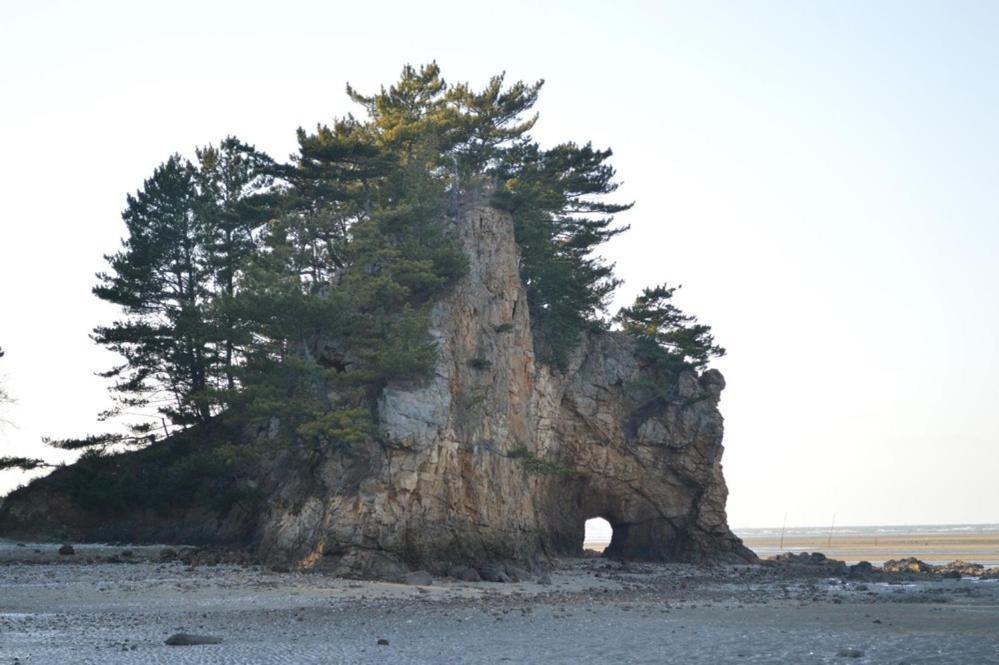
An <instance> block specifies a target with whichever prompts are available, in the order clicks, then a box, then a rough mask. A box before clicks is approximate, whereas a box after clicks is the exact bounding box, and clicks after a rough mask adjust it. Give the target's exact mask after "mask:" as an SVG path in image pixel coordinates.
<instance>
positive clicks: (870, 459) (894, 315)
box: [0, 0, 999, 527]
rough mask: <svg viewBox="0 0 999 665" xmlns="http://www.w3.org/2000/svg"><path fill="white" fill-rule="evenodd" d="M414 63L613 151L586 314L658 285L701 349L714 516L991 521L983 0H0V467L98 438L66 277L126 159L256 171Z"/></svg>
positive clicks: (142, 166) (96, 391)
mask: <svg viewBox="0 0 999 665" xmlns="http://www.w3.org/2000/svg"><path fill="white" fill-rule="evenodd" d="M154 4H156V5H158V7H153V5H154ZM433 59H436V60H437V61H438V63H439V64H440V65H441V66H442V68H443V71H444V75H445V77H446V78H448V79H450V80H455V81H458V80H467V81H471V82H473V83H478V84H482V83H484V82H485V81H486V80H487V78H488V77H489V75H491V74H493V73H496V72H499V71H501V70H506V71H507V72H508V76H509V77H510V78H511V79H517V78H523V79H528V80H534V79H537V78H544V79H546V80H547V84H546V86H545V89H544V91H543V93H542V97H541V101H540V104H539V110H540V112H541V122H540V123H539V125H538V127H537V130H536V132H535V135H536V136H537V137H538V138H539V139H540V140H541V141H542V142H543V143H547V144H550V143H554V142H557V141H562V140H577V141H580V140H588V139H591V140H593V141H594V142H595V143H596V144H597V145H599V146H610V147H612V148H613V149H614V151H615V157H614V164H615V166H616V167H617V169H618V172H619V175H620V178H621V180H622V181H623V182H624V186H623V187H622V189H621V192H620V194H621V198H623V199H626V200H634V201H636V202H637V205H636V206H635V208H634V209H633V210H632V211H631V212H629V213H627V214H626V215H624V216H622V220H621V221H623V222H627V223H630V224H631V227H632V229H631V231H630V232H629V233H627V234H625V235H624V236H622V237H620V238H619V239H617V240H615V241H614V242H613V244H612V245H610V246H609V247H607V248H606V256H607V257H608V258H610V259H611V260H613V261H616V262H617V263H618V272H619V275H620V276H621V277H623V278H624V279H625V280H626V284H625V286H624V287H623V288H622V289H621V290H620V293H619V297H618V302H617V305H620V304H624V303H625V302H627V301H629V300H630V299H631V298H632V297H633V296H634V295H635V293H636V292H637V291H638V290H639V289H640V288H641V287H643V286H646V285H651V284H654V283H658V282H662V281H666V280H668V281H671V282H674V283H682V284H683V285H684V288H683V290H682V292H681V294H680V298H679V299H680V304H681V305H682V306H684V307H685V308H686V309H688V310H690V311H691V312H692V313H695V314H697V315H699V316H700V317H701V319H702V320H703V321H704V322H706V323H709V324H710V325H712V326H713V327H714V330H715V333H716V336H717V338H718V341H719V342H720V343H721V344H723V345H724V346H725V347H726V348H727V349H728V351H729V355H728V356H727V357H726V358H723V359H722V360H720V361H718V362H717V363H716V364H717V366H718V367H719V369H721V370H722V371H723V372H724V373H725V376H726V377H727V380H728V388H727V389H726V391H725V393H724V394H723V399H722V404H721V409H722V413H723V414H724V415H725V418H726V428H727V429H726V435H725V445H726V453H725V458H724V463H725V473H726V477H727V479H728V483H729V488H730V490H731V493H730V497H729V517H730V521H731V523H732V524H733V525H734V526H736V527H750V526H772V525H779V524H781V522H782V520H783V519H784V516H785V514H786V515H787V523H788V525H821V524H829V522H830V520H831V518H832V516H833V514H835V515H836V523H837V524H843V525H847V524H853V525H861V524H925V523H955V522H962V523H963V522H999V477H997V476H999V445H997V444H999V426H997V415H996V414H997V412H999V409H997V406H996V402H997V399H996V398H997V396H999V395H997V393H999V390H997V388H996V377H999V352H997V333H999V219H997V216H999V213H997V209H999V208H997V198H999V196H997V195H999V158H997V156H999V128H997V118H999V74H997V72H999V5H996V4H994V3H989V2H981V3H976V2H942V1H941V2H937V3H921V2H912V1H905V2H872V1H864V2H859V1H858V2H843V1H835V2H833V1H828V2H787V3H776V2H730V3H709V2H697V3H689V2H685V3H679V2H678V3H669V2H614V3H610V2H581V1H579V0H575V1H573V2H549V3H541V2H536V1H535V2H502V3H472V2H467V1H466V2H453V3H445V2H432V1H423V2H405V3H402V2H400V3H398V4H395V3H386V2H373V1H372V2H363V3H334V2H295V1H292V0H285V1H283V2H267V3H260V2H246V1H242V2H227V3H224V2H215V3H208V2H205V1H204V0H202V1H201V2H177V1H174V2H161V3H137V2H87V3H75V2H53V1H48V2H45V1H41V0H36V1H34V2H30V3H29V2H3V3H2V4H0V114H2V122H0V146H2V152H0V202H2V203H0V206H2V208H0V210H2V217H0V220H2V221H0V305H2V306H0V346H2V347H3V348H4V349H5V350H6V351H7V357H5V358H4V359H3V360H0V373H2V374H3V375H4V376H5V381H6V385H7V388H8V390H9V392H11V393H12V394H13V396H15V397H16V398H17V399H18V402H17V404H16V405H15V406H14V407H13V408H11V409H8V411H7V417H9V418H10V419H11V420H13V421H15V423H16V428H7V429H5V430H4V431H2V432H0V455H4V454H27V455H32V454H43V455H46V456H47V457H48V458H49V459H53V460H54V459H58V456H57V455H56V454H55V453H53V452H51V451H48V450H46V449H44V448H43V447H42V446H41V445H40V444H39V438H40V437H41V436H43V435H47V436H56V437H59V436H71V435H80V434H85V433H88V432H93V431H98V430H99V429H100V428H101V426H100V425H98V424H97V423H96V413H97V412H98V411H100V410H101V409H103V408H106V407H107V406H108V405H109V402H108V398H107V396H106V392H105V387H104V384H103V382H102V380H101V379H98V378H96V377H95V376H94V375H93V373H94V372H96V371H99V370H102V369H105V368H107V367H108V366H110V365H111V364H112V363H113V362H114V358H113V357H112V356H111V355H110V354H107V353H105V352H103V351H101V350H99V349H97V348H96V347H95V346H94V344H93V343H92V342H91V341H90V340H89V338H88V334H89V332H90V330H91V329H92V328H93V327H94V325H96V324H97V323H99V322H106V321H108V320H109V319H110V317H112V316H113V314H114V312H113V311H112V310H111V309H110V308H109V307H107V306H105V305H102V304H100V303H99V302H98V301H97V300H96V299H95V298H94V297H93V296H91V294H90V288H91V286H92V285H93V282H94V277H93V274H94V273H95V272H96V271H98V270H101V269H102V268H103V267H104V265H103V260H102V255H103V254H104V253H108V252H112V251H114V250H115V249H116V248H117V247H118V244H119V239H120V237H121V235H122V233H123V230H124V226H123V224H122V222H121V219H120V212H121V209H122V208H123V205H124V201H125V194H126V193H127V192H130V191H134V190H135V189H137V188H138V187H139V186H140V185H141V183H142V181H143V179H144V178H146V177H147V176H148V175H149V174H150V173H151V172H152V170H153V168H154V167H155V166H156V165H157V164H159V163H160V162H161V161H163V160H164V159H165V158H166V157H168V156H169V155H170V154H171V153H173V152H182V153H185V154H190V153H191V152H192V150H193V148H194V146H196V145H202V144H205V143H208V142H212V141H217V140H219V139H220V138H222V137H224V136H226V135H227V134H236V135H238V136H239V137H240V138H242V139H244V140H246V141H249V142H251V143H254V144H256V145H257V146H258V147H260V148H262V149H264V150H266V151H268V152H269V153H270V154H271V155H273V156H274V157H276V158H285V157H287V156H288V155H289V154H290V153H291V152H293V151H294V149H295V129H296V128H297V127H299V126H305V127H307V128H308V127H313V126H315V124H316V123H317V122H326V121H329V120H330V119H331V118H332V117H333V116H335V115H341V114H344V113H347V112H349V111H356V109H354V108H352V106H351V105H350V104H349V102H348V100H347V99H346V97H345V95H344V94H343V87H344V83H345V82H347V81H350V82H351V83H352V84H354V85H355V86H356V87H357V88H358V89H360V90H362V91H365V90H373V89H374V88H375V87H376V86H377V85H379V84H381V83H389V82H391V81H393V80H394V79H395V77H396V76H397V74H398V72H399V70H400V68H401V67H402V65H403V64H405V63H407V62H409V63H413V64H420V63H424V62H428V61H430V60H433ZM22 481H23V478H22V477H20V476H18V475H16V474H14V473H6V474H0V493H3V492H5V491H7V490H8V489H10V488H12V487H13V486H15V485H17V484H19V483H20V482H22Z"/></svg>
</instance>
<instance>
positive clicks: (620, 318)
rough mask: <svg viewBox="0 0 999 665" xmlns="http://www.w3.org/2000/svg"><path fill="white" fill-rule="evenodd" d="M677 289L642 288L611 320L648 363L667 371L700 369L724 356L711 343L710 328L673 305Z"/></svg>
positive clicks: (675, 287)
mask: <svg viewBox="0 0 999 665" xmlns="http://www.w3.org/2000/svg"><path fill="white" fill-rule="evenodd" d="M678 288H680V287H678V286H668V285H666V284H661V285H659V286H655V287H651V288H646V289H643V290H642V292H641V293H640V294H639V295H638V297H637V298H635V302H634V303H633V304H632V305H631V306H629V307H623V308H621V310H620V311H618V313H617V315H616V316H615V317H614V321H615V322H617V323H618V324H620V326H621V329H622V330H623V331H624V332H626V333H628V334H629V335H631V336H632V337H634V338H635V339H636V340H637V341H638V344H639V352H640V353H641V354H642V355H643V356H644V357H645V358H647V359H648V360H650V361H652V362H654V363H656V364H659V365H661V366H662V367H663V368H665V369H669V370H678V369H683V368H693V369H698V370H700V369H704V368H705V367H707V364H708V362H710V361H711V359H712V358H718V357H721V356H723V355H725V349H723V348H722V347H720V346H718V345H717V344H715V338H714V335H712V334H711V326H708V325H705V324H703V323H698V322H697V317H695V316H692V315H690V314H685V313H684V312H683V311H682V310H680V309H679V308H678V307H677V306H676V305H674V304H673V302H672V299H673V295H674V294H675V293H676V290H677V289H678Z"/></svg>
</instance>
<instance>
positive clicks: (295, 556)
mask: <svg viewBox="0 0 999 665" xmlns="http://www.w3.org/2000/svg"><path fill="white" fill-rule="evenodd" d="M456 232H457V233H458V235H459V237H460V238H461V241H462V243H463V246H464V249H465V251H466V254H467V255H468V258H469V264H470V270H469V273H468V274H467V275H466V276H465V277H464V278H463V279H462V280H461V282H460V284H459V285H458V286H457V287H456V288H455V289H454V291H453V292H452V293H450V294H449V296H448V297H447V298H446V299H444V300H443V301H442V302H440V303H439V304H438V305H437V307H436V308H435V310H434V313H433V330H432V334H433V335H434V337H435V338H436V339H437V340H438V341H439V344H440V349H441V352H440V357H439V360H438V362H437V366H436V370H435V373H434V375H433V377H432V378H430V379H429V380H428V381H426V382H425V383H423V384H419V385H396V386H390V387H389V388H388V389H387V390H386V391H385V392H384V394H383V395H382V398H381V401H380V404H379V415H380V420H381V427H382V434H383V440H382V441H381V442H379V443H378V444H376V445H373V446H372V448H371V449H370V450H368V451H367V452H366V454H365V455H363V458H364V461H363V463H359V462H358V460H357V458H356V456H355V457H354V458H352V459H349V460H348V459H345V458H344V459H341V458H336V457H334V458H329V459H326V460H324V461H323V462H321V463H320V464H319V466H318V468H317V469H316V470H315V477H316V478H317V479H318V480H317V483H316V484H315V485H313V486H312V488H311V489H310V490H308V491H306V492H299V491H296V492H294V493H292V494H291V495H285V496H278V497H277V498H276V500H275V501H273V502H272V503H271V505H270V508H269V510H268V512H267V514H266V515H265V516H264V519H263V521H262V528H261V539H260V547H261V549H262V552H264V553H265V554H267V555H269V556H280V557H288V558H290V559H292V560H294V561H297V562H304V563H305V564H306V565H313V564H317V565H319V564H325V565H333V566H334V567H337V568H339V569H341V571H342V572H348V571H349V570H352V569H354V568H356V567H358V566H360V567H361V568H366V567H375V568H377V567H378V566H381V565H383V564H384V563H385V559H386V557H387V558H389V559H392V560H395V559H397V558H398V559H401V560H402V561H404V562H406V563H408V564H410V565H413V566H421V567H430V568H434V567H438V568H440V567H443V566H445V565H447V564H448V563H457V562H461V563H468V562H475V563H482V562H484V561H489V560H496V559H500V560H502V559H507V560H518V561H522V562H530V561H532V560H535V559H536V558H537V557H538V556H539V555H549V554H565V553H576V552H579V551H580V549H581V547H582V542H583V527H584V523H585V521H586V520H587V519H588V518H591V517H604V518H606V519H607V520H608V521H609V522H610V523H611V525H612V526H613V529H614V535H613V540H612V542H611V545H610V550H609V551H610V554H612V555H614V556H620V557H626V558H635V559H650V560H699V559H705V558H710V559H725V560H734V559H751V558H753V555H752V553H750V552H749V551H748V550H746V549H745V548H744V547H743V546H742V544H741V542H740V541H739V540H738V539H737V538H736V537H735V536H734V535H732V533H731V532H730V531H729V529H728V526H727V524H726V518H725V499H726V493H727V491H726V488H725V481H724V478H723V477H722V472H721V464H720V462H721V454H722V445H721V440H722V417H721V415H720V414H719V412H718V408H717V407H718V399H719V395H720V393H721V390H722V388H723V387H724V380H723V379H722V377H721V375H720V374H719V373H718V372H716V371H709V372H705V373H704V375H703V376H697V375H695V374H694V373H687V374H683V375H681V376H680V377H679V385H678V386H675V387H673V390H672V392H673V393H674V394H675V397H674V398H672V399H670V400H666V399H663V398H662V397H659V396H658V395H659V394H660V392H659V391H657V390H653V389H649V388H643V384H644V383H647V381H648V380H649V379H651V377H648V376H645V371H644V370H643V368H642V366H641V364H640V362H639V361H638V359H637V358H636V356H635V353H634V347H633V344H632V342H631V340H630V338H628V337H627V336H624V335H621V334H616V333H600V334H592V335H590V336H589V337H587V338H586V340H585V342H584V344H583V345H582V346H581V348H580V349H579V350H578V351H577V352H576V354H575V355H574V357H573V360H572V362H571V364H570V366H569V368H568V369H567V370H566V371H565V372H555V371H552V370H550V369H549V368H548V367H546V366H543V365H540V364H538V363H536V362H535V359H534V352H533V340H532V335H531V325H530V320H529V316H528V308H527V296H526V293H525V289H524V286H523V284H521V281H520V278H519V274H518V254H517V245H516V243H515V241H514V237H513V225H512V222H511V220H510V218H509V217H508V216H507V215H505V214H504V213H502V212H500V211H498V210H496V209H494V208H490V207H477V208H473V209H472V210H470V211H469V212H468V213H467V214H466V215H465V216H464V217H463V219H462V220H461V221H460V223H459V224H458V227H457V229H456ZM643 380H646V381H644V382H643ZM351 465H353V468H352V467H351ZM348 478H353V480H350V481H348V480H347V479H348ZM287 480H288V479H282V480H281V482H279V483H278V484H279V485H285V486H287ZM303 496H307V498H305V499H304V500H303V499H302V497H303Z"/></svg>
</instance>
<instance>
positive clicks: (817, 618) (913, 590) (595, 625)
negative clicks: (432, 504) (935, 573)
mask: <svg viewBox="0 0 999 665" xmlns="http://www.w3.org/2000/svg"><path fill="white" fill-rule="evenodd" d="M36 549H37V550H39V551H38V552H36V551H35V550H36ZM129 549H130V550H131V551H132V555H131V556H130V557H127V558H128V559H130V560H132V561H134V562H133V563H100V562H93V561H94V560H95V559H96V557H98V556H107V555H108V554H109V553H120V552H121V550H122V548H120V547H118V548H100V547H96V546H86V547H82V548H80V547H78V548H77V554H75V555H73V556H72V557H59V556H58V555H57V554H55V546H52V545H46V546H34V545H29V546H27V547H25V548H20V551H19V552H18V551H14V552H13V553H11V549H10V548H6V550H4V548H0V550H2V551H0V554H2V556H0V589H2V593H0V664H4V665H6V664H8V663H11V664H13V663H20V664H22V665H27V664H28V663H39V664H48V663H94V664H97V663H100V664H102V665H117V664H125V663H128V664H139V663H143V664H144V663H182V664H185V663H219V664H222V663H240V664H255V663H260V664H265V663H306V664H307V663H434V664H438V663H440V664H448V663H547V664H550V663H594V664H595V663H607V662H614V663H705V664H706V663H846V662H855V663H892V664H894V665H897V664H898V663H909V664H910V665H915V664H917V663H918V664H922V663H944V664H948V663H953V664H958V663H960V664H967V663H999V642H997V641H996V640H995V622H996V617H997V616H999V582H995V581H976V580H969V579H962V580H940V579H923V580H917V581H899V582H898V583H877V582H866V583H865V582H862V581H856V580H849V579H835V578H827V577H823V576H822V575H821V574H819V573H816V572H814V571H809V570H805V568H804V567H800V568H789V567H783V568H782V567H779V566H774V565H771V566H715V567H704V566H692V565H680V564H657V565H652V564H621V563H618V562H613V561H607V560H604V559H600V558H590V559H568V560H563V561H561V562H558V565H557V566H556V568H555V570H553V571H552V572H551V581H552V584H550V585H545V584H540V583H538V582H537V581H533V582H522V583H511V584H491V583H486V582H479V583H467V582H457V581H453V580H435V581H434V583H433V584H432V585H427V586H407V585H403V584H389V583H384V582H357V581H351V580H344V579H338V578H332V577H328V576H324V575H318V574H305V573H275V572H272V571H270V570H268V569H265V568H261V567H256V566H243V567H239V566H227V565H219V566H204V567H202V566H199V567H190V566H187V565H185V564H183V563H180V562H169V563H160V562H158V561H156V560H155V559H154V558H153V557H154V555H156V554H157V552H156V548H129ZM29 555H30V556H29ZM119 558H121V557H119ZM182 631H183V632H190V633H199V634H207V635H214V636H218V637H220V638H222V643H221V644H217V645H206V646H191V647H172V646H166V645H165V644H164V640H165V639H166V638H167V637H168V636H169V635H171V634H173V633H175V632H182ZM380 639H381V640H387V641H388V644H387V645H379V644H378V640H380ZM840 654H862V655H859V656H856V657H851V656H849V655H840Z"/></svg>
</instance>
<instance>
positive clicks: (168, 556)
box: [160, 547, 177, 561]
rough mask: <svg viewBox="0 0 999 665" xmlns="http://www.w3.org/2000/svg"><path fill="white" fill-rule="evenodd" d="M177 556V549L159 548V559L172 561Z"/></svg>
mask: <svg viewBox="0 0 999 665" xmlns="http://www.w3.org/2000/svg"><path fill="white" fill-rule="evenodd" d="M176 558H177V550H175V549H174V548H172V547H164V548H163V549H161V550H160V561H173V560H174V559H176Z"/></svg>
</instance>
